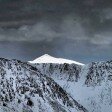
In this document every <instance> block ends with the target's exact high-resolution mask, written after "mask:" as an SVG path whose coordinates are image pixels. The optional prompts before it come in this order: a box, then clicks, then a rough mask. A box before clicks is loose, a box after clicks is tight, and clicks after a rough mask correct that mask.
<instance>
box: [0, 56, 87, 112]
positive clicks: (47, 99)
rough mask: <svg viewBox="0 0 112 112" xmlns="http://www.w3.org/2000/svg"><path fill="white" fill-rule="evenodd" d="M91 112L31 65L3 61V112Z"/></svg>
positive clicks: (0, 75) (0, 72)
mask: <svg viewBox="0 0 112 112" xmlns="http://www.w3.org/2000/svg"><path fill="white" fill-rule="evenodd" d="M43 111H44V112H88V111H87V110H86V109H85V108H84V107H83V106H82V105H80V104H79V103H78V102H77V101H76V100H74V99H73V98H72V97H71V96H70V95H69V94H68V93H67V92H66V91H65V90H64V89H62V88H61V87H60V86H59V85H58V84H57V83H56V82H55V81H54V80H53V79H51V78H50V77H48V76H46V75H45V74H44V75H43V74H42V73H41V72H40V71H39V70H38V69H37V68H35V67H33V66H31V65H30V64H29V63H25V62H21V61H19V60H7V59H4V58H0V112H43Z"/></svg>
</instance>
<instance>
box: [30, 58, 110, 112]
mask: <svg viewBox="0 0 112 112" xmlns="http://www.w3.org/2000/svg"><path fill="white" fill-rule="evenodd" d="M37 59H39V58H37ZM43 62H44V60H43ZM31 64H32V65H33V66H35V67H36V68H37V69H38V70H39V71H40V72H41V73H42V74H44V75H47V76H48V77H51V78H52V79H54V81H55V82H57V83H58V84H59V85H60V86H61V87H62V88H63V89H64V90H66V91H67V92H68V93H69V94H70V95H71V96H72V97H73V98H74V99H76V100H77V101H78V102H79V103H80V104H81V105H83V106H84V107H86V108H87V110H88V111H89V112H106V111H107V112H111V111H112V61H107V62H92V63H90V64H87V65H84V64H77V63H67V62H66V61H65V62H64V63H55V62H54V63H38V61H36V63H31Z"/></svg>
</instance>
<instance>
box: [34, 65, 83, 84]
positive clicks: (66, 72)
mask: <svg viewBox="0 0 112 112" xmlns="http://www.w3.org/2000/svg"><path fill="white" fill-rule="evenodd" d="M33 66H35V67H36V68H37V69H38V70H39V71H40V72H41V73H43V74H45V75H47V76H50V77H52V78H53V79H54V78H57V79H59V80H60V79H61V80H67V81H76V82H77V81H78V79H79V78H80V72H81V68H82V66H81V65H76V64H67V63H64V64H55V63H43V64H34V65H33Z"/></svg>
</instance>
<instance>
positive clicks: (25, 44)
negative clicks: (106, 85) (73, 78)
mask: <svg viewBox="0 0 112 112" xmlns="http://www.w3.org/2000/svg"><path fill="white" fill-rule="evenodd" d="M111 30H112V1H111V0H0V41H1V42H0V49H1V50H0V56H1V57H7V58H17V59H22V60H25V61H27V60H30V59H34V58H35V57H38V56H40V55H42V54H44V53H49V54H51V55H53V56H57V57H63V58H70V59H74V60H78V61H82V62H84V63H87V62H90V61H100V60H110V59H112V53H111V49H112V31H111ZM3 43H4V44H3ZM6 46H7V47H6ZM15 47H16V49H14V48H15ZM9 51H10V52H9Z"/></svg>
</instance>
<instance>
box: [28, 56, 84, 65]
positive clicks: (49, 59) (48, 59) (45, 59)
mask: <svg viewBox="0 0 112 112" xmlns="http://www.w3.org/2000/svg"><path fill="white" fill-rule="evenodd" d="M29 62H30V63H58V64H64V63H68V64H77V65H84V64H82V63H79V62H76V61H72V60H67V59H63V58H55V57H52V56H50V55H48V54H45V55H43V56H41V57H39V58H37V59H35V60H33V61H29Z"/></svg>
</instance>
